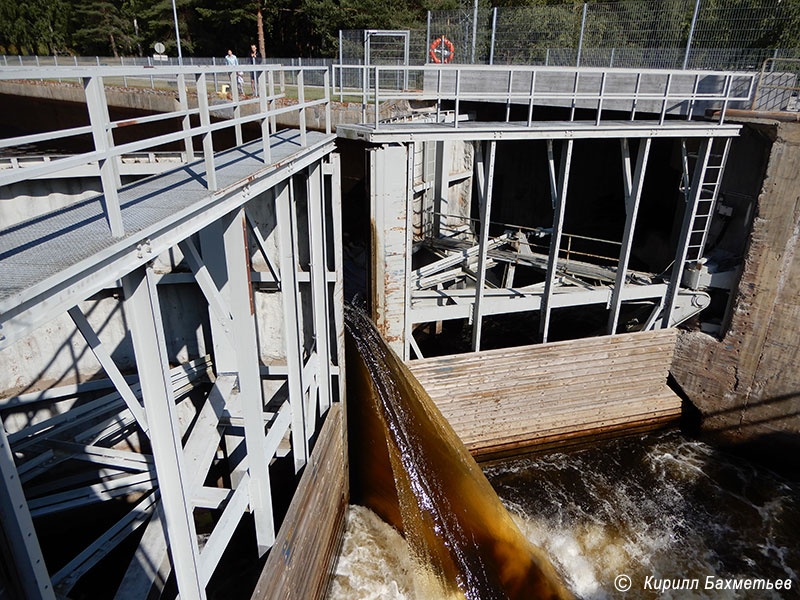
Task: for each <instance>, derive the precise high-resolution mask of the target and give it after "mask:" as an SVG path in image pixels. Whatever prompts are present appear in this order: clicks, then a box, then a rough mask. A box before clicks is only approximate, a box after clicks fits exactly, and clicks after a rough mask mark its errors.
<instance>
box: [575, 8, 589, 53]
mask: <svg viewBox="0 0 800 600" xmlns="http://www.w3.org/2000/svg"><path fill="white" fill-rule="evenodd" d="M588 7H589V4H588V3H586V2H584V3H583V12H581V36H580V37H579V38H578V55H577V57H576V58H575V66H576V67H580V66H581V52H582V51H583V33H584V31H585V30H586V9H587V8H588Z"/></svg>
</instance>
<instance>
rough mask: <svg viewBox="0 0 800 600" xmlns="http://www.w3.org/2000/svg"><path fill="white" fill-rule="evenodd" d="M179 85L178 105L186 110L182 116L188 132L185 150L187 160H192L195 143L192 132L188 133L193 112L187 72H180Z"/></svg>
mask: <svg viewBox="0 0 800 600" xmlns="http://www.w3.org/2000/svg"><path fill="white" fill-rule="evenodd" d="M177 85H178V105H179V106H180V107H181V111H184V112H185V114H184V115H183V117H181V128H182V129H183V130H184V131H185V132H187V134H186V139H185V140H184V144H183V147H184V150H185V151H186V161H187V162H191V161H193V160H194V145H193V144H192V136H191V134H190V133H188V132H189V130H190V129H191V128H192V121H191V113H190V112H189V96H188V94H187V93H186V74H185V73H178V75H177ZM159 116H160V115H159Z"/></svg>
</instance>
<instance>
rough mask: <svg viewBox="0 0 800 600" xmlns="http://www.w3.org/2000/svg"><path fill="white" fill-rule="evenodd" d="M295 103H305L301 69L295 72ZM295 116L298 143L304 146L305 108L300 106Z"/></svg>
mask: <svg viewBox="0 0 800 600" xmlns="http://www.w3.org/2000/svg"><path fill="white" fill-rule="evenodd" d="M297 103H298V104H299V105H300V106H303V105H304V104H305V103H306V91H305V87H304V85H303V70H302V69H300V70H299V71H298V72H297ZM297 117H298V119H299V120H300V144H302V145H303V147H305V146H307V145H308V141H307V139H306V109H305V108H301V109H300V114H299V115H298V116H297Z"/></svg>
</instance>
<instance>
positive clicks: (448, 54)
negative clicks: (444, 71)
mask: <svg viewBox="0 0 800 600" xmlns="http://www.w3.org/2000/svg"><path fill="white" fill-rule="evenodd" d="M439 46H442V49H441V54H442V58H439V57H438V56H437V55H436V50H438V49H439ZM428 54H429V55H430V57H431V60H432V61H433V62H435V63H436V64H442V63H445V64H446V63H449V62H450V61H452V60H453V56H455V47H454V46H453V42H451V41H450V40H448V39H447V38H446V37H444V36H443V35H441V36H439V37H438V38H436V39H435V40H433V42H432V43H431V47H430V48H429V49H428Z"/></svg>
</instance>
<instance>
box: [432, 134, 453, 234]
mask: <svg viewBox="0 0 800 600" xmlns="http://www.w3.org/2000/svg"><path fill="white" fill-rule="evenodd" d="M451 152H452V142H448V141H446V140H442V141H437V142H436V171H435V173H434V180H433V210H434V215H433V232H432V234H433V237H434V238H438V237H441V236H442V225H446V224H447V216H446V215H447V211H448V210H449V208H448V196H449V193H450V163H451V161H452V159H451V157H450V153H451Z"/></svg>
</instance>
